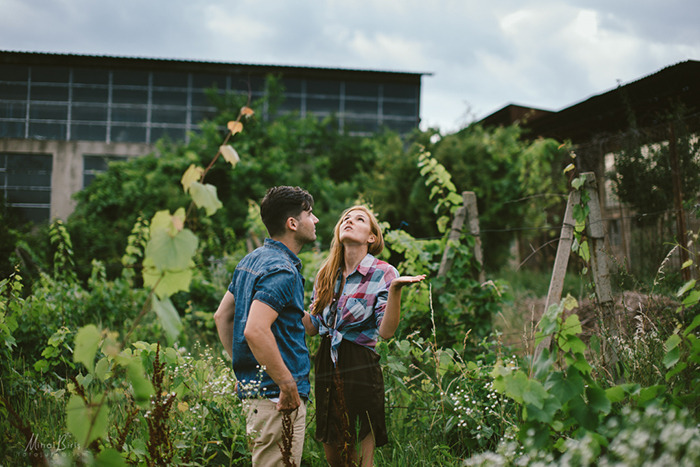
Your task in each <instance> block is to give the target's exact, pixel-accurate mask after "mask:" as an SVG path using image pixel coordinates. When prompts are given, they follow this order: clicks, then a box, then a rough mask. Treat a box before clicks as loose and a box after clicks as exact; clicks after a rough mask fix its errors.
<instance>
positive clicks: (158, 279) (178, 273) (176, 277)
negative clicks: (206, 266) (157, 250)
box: [143, 258, 194, 299]
mask: <svg viewBox="0 0 700 467" xmlns="http://www.w3.org/2000/svg"><path fill="white" fill-rule="evenodd" d="M189 266H190V267H189V268H188V269H180V270H167V271H159V270H158V269H157V268H156V267H155V266H154V265H153V261H151V259H150V258H146V259H145V260H144V261H143V283H144V285H145V286H147V287H155V289H154V291H155V293H156V295H157V296H158V297H159V298H160V299H165V298H167V297H170V296H171V295H173V294H175V293H177V292H180V291H183V292H186V291H188V290H190V282H191V281H192V267H193V266H194V262H192V261H190V264H189Z"/></svg>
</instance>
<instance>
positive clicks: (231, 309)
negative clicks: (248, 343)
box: [214, 290, 236, 358]
mask: <svg viewBox="0 0 700 467" xmlns="http://www.w3.org/2000/svg"><path fill="white" fill-rule="evenodd" d="M235 314H236V301H235V300H234V298H233V294H232V293H231V292H229V291H228V290H227V291H226V294H224V298H222V299H221V303H219V308H218V309H217V310H216V313H214V322H215V323H216V330H217V331H218V332H219V340H221V343H222V344H223V346H224V349H225V350H226V353H228V355H229V357H231V358H233V317H234V316H235Z"/></svg>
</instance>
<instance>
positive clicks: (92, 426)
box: [66, 394, 109, 447]
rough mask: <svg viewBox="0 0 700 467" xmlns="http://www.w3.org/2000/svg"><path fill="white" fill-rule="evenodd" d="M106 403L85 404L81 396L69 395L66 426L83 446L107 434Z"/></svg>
mask: <svg viewBox="0 0 700 467" xmlns="http://www.w3.org/2000/svg"><path fill="white" fill-rule="evenodd" d="M108 423H109V407H108V406H107V404H86V403H85V401H84V400H83V399H82V397H80V396H77V395H75V394H73V395H71V396H70V399H69V400H68V404H66V428H67V429H68V431H69V432H70V434H72V435H73V437H74V438H75V439H76V440H77V441H78V442H80V443H81V444H82V445H83V446H84V447H85V446H89V445H90V443H92V442H93V441H94V440H96V439H99V438H104V437H105V436H106V435H107V425H108Z"/></svg>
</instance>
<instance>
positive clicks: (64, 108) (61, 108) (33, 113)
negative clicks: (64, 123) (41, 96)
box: [29, 102, 68, 120]
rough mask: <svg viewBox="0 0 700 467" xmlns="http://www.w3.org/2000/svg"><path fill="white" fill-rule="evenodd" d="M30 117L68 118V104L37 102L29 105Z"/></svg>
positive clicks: (44, 118) (39, 118)
mask: <svg viewBox="0 0 700 467" xmlns="http://www.w3.org/2000/svg"><path fill="white" fill-rule="evenodd" d="M29 118H31V119H37V120H66V119H67V118H68V105H67V104H37V103H35V102H32V103H31V104H30V106H29Z"/></svg>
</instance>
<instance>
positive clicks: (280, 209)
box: [260, 186, 314, 237]
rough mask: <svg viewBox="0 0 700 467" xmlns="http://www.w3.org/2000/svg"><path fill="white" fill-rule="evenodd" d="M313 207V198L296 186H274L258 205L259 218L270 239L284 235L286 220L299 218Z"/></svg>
mask: <svg viewBox="0 0 700 467" xmlns="http://www.w3.org/2000/svg"><path fill="white" fill-rule="evenodd" d="M313 206H314V198H313V196H311V195H310V194H309V192H307V191H306V190H304V189H302V188H299V187H298V186H296V187H292V186H275V187H272V188H270V189H269V190H267V193H266V194H265V197H264V198H263V200H262V203H260V216H261V217H262V221H263V224H265V228H267V233H268V234H270V237H275V236H278V235H282V234H284V229H285V227H284V225H285V223H286V222H287V219H289V218H290V217H294V218H296V219H298V218H299V215H300V214H301V213H302V211H309V210H310V209H311V208H312V207H313Z"/></svg>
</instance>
